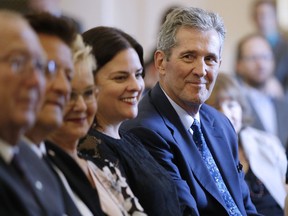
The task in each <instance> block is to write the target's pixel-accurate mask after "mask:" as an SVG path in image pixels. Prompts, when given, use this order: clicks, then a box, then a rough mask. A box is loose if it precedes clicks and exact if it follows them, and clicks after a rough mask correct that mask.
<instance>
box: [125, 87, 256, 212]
mask: <svg viewBox="0 0 288 216" xmlns="http://www.w3.org/2000/svg"><path fill="white" fill-rule="evenodd" d="M200 119H201V127H202V131H203V133H204V136H205V140H206V142H207V145H208V147H209V149H210V151H211V153H212V155H213V157H214V159H215V161H216V163H217V165H218V167H219V170H220V172H221V174H222V177H223V180H224V181H225V184H226V186H227V188H228V189H229V191H230V193H231V195H232V197H233V198H234V200H235V203H236V204H237V206H238V208H239V210H240V211H241V213H242V214H243V215H258V214H257V212H256V209H255V207H254V205H253V204H252V202H251V200H250V196H249V190H248V187H247V185H246V183H245V181H244V174H243V172H242V170H241V166H239V159H238V150H237V138H236V133H235V131H234V129H233V127H232V125H231V123H230V122H229V120H228V119H227V118H226V117H225V116H224V115H222V114H220V113H219V112H218V111H216V110H215V109H213V108H211V107H209V106H207V105H205V104H203V105H202V107H201V109H200ZM121 128H122V129H125V130H129V131H131V132H132V133H134V134H135V135H137V136H138V137H139V138H140V139H141V140H142V142H143V144H144V145H145V146H146V147H147V149H148V150H149V151H150V153H151V154H152V155H153V156H154V157H155V158H156V160H157V161H158V162H159V163H160V164H161V165H162V166H163V167H164V168H166V170H168V172H169V173H170V175H171V176H172V178H173V179H174V181H175V183H176V184H177V190H178V196H179V199H180V202H181V205H182V208H183V209H184V208H185V209H186V211H187V210H188V212H189V210H190V213H191V214H193V215H206V216H209V215H227V209H226V207H225V203H224V202H223V200H222V197H221V195H220V193H219V192H218V189H217V187H216V185H215V183H214V181H213V179H212V177H211V176H210V174H209V171H208V170H207V168H206V166H205V164H204V162H203V160H202V158H201V156H200V154H199V152H198V150H197V147H196V145H195V144H194V142H193V139H192V135H191V134H190V133H189V132H188V131H187V130H186V129H185V128H184V126H183V124H182V122H181V121H180V118H179V117H178V115H177V113H176V111H175V110H174V109H173V107H172V105H171V104H170V102H169V101H168V99H167V97H166V96H165V94H164V93H163V91H162V90H161V88H160V86H159V84H157V85H156V86H155V87H154V88H153V89H152V90H151V91H150V92H148V93H147V94H146V95H145V96H144V97H143V99H142V100H141V102H140V104H139V113H138V116H137V118H135V119H133V120H129V121H126V122H125V123H124V124H123V125H122V126H121Z"/></svg>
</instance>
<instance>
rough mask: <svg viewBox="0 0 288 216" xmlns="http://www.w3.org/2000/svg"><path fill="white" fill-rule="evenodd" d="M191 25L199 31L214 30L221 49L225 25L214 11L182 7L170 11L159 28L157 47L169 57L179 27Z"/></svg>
mask: <svg viewBox="0 0 288 216" xmlns="http://www.w3.org/2000/svg"><path fill="white" fill-rule="evenodd" d="M183 26H185V27H191V28H193V29H199V30H200V31H210V30H213V29H214V30H215V31H216V32H217V33H218V35H219V40H220V44H221V50H220V52H221V51H222V47H223V43H224V39H225V34H226V30H225V26H224V23H223V19H222V18H221V17H220V16H219V15H218V14H217V13H214V12H209V11H205V10H203V9H200V8H194V7H183V8H180V7H179V8H175V9H174V10H173V11H171V12H170V13H169V14H168V15H167V17H166V20H165V22H164V23H163V25H162V26H161V28H160V32H159V34H158V41H157V49H158V50H161V51H163V52H164V53H165V55H166V58H167V59H169V57H170V55H171V48H173V47H174V46H175V45H176V42H177V41H176V34H177V31H178V30H179V29H180V28H181V27H183Z"/></svg>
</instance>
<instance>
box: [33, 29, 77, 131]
mask: <svg viewBox="0 0 288 216" xmlns="http://www.w3.org/2000/svg"><path fill="white" fill-rule="evenodd" d="M39 39H40V42H41V44H42V46H43V48H44V50H45V52H46V55H47V60H48V63H49V62H50V63H53V64H52V65H50V66H53V68H55V73H54V74H53V75H50V76H49V75H47V77H46V79H47V85H46V92H45V96H44V98H43V101H42V107H41V110H40V112H39V114H38V116H37V127H43V129H46V130H54V129H56V128H58V127H59V126H60V125H61V124H62V122H63V109H64V107H65V105H66V103H67V100H68V99H69V95H70V92H71V79H72V77H73V74H74V69H73V61H72V54H71V50H70V48H69V46H68V45H66V44H65V43H64V42H63V41H62V40H61V39H60V38H58V37H56V36H51V35H46V34H39Z"/></svg>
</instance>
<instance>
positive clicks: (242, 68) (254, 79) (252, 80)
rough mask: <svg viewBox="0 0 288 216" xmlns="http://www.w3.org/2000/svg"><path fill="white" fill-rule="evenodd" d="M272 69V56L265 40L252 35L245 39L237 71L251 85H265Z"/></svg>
mask: <svg viewBox="0 0 288 216" xmlns="http://www.w3.org/2000/svg"><path fill="white" fill-rule="evenodd" d="M273 71H274V58H273V53H272V50H271V48H270V46H269V44H268V43H267V41H266V40H265V39H263V38H261V37H253V38H251V39H249V40H248V41H246V42H245V43H244V44H243V46H242V49H241V58H240V60H238V62H237V73H238V74H239V75H240V76H241V77H242V78H243V79H244V80H245V82H247V83H248V84H249V85H251V86H253V87H256V88H258V87H261V86H263V85H265V83H266V82H267V80H268V79H269V78H270V77H271V75H272V74H273Z"/></svg>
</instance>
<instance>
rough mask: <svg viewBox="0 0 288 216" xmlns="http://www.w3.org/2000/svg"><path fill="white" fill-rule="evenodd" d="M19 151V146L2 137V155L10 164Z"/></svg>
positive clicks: (0, 144) (0, 141)
mask: <svg viewBox="0 0 288 216" xmlns="http://www.w3.org/2000/svg"><path fill="white" fill-rule="evenodd" d="M18 151H19V149H18V147H17V146H11V145H9V144H8V143H7V142H5V141H4V140H2V139H0V157H2V158H3V160H4V161H5V162H6V163H7V164H9V163H10V162H11V160H12V158H13V156H14V154H15V153H17V152H18Z"/></svg>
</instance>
